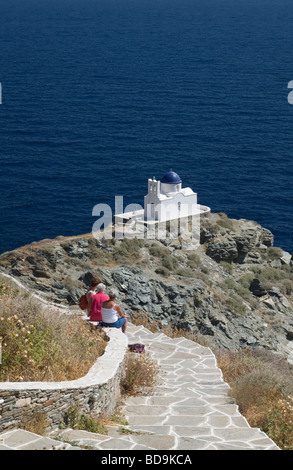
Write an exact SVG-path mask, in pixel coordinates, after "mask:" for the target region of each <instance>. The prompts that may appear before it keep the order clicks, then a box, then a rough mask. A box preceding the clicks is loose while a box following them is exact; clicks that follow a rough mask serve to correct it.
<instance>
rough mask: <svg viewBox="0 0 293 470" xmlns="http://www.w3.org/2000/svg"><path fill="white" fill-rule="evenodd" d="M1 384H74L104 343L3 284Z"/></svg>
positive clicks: (79, 323) (80, 324)
mask: <svg viewBox="0 0 293 470" xmlns="http://www.w3.org/2000/svg"><path fill="white" fill-rule="evenodd" d="M0 337H1V341H2V361H1V362H2V363H1V367H0V380H1V381H2V382H5V381H10V382H12V381H13V382H16V381H18V382H21V381H62V380H75V379H77V378H79V377H82V376H83V375H85V374H86V373H87V372H88V370H89V368H90V367H91V366H92V365H93V363H94V362H95V361H96V360H97V358H98V357H99V356H100V355H102V354H103V353H104V350H105V347H106V345H107V337H106V335H105V333H104V332H98V331H97V330H96V329H95V328H93V327H92V325H91V324H88V323H87V322H85V321H84V320H82V319H81V318H80V317H78V316H77V315H74V314H72V315H65V314H60V313H59V312H57V311H56V312H51V311H50V313H48V311H47V310H46V308H45V307H44V306H42V305H40V303H39V302H37V301H36V300H35V299H34V298H32V297H30V296H28V294H26V293H23V292H21V291H18V290H16V289H15V288H13V287H11V286H9V285H8V284H5V283H4V282H1V284H0Z"/></svg>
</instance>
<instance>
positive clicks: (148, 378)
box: [121, 352, 159, 395]
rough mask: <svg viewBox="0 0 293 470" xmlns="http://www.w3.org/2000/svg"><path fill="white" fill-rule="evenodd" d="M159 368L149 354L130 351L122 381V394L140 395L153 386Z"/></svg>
mask: <svg viewBox="0 0 293 470" xmlns="http://www.w3.org/2000/svg"><path fill="white" fill-rule="evenodd" d="M158 371H159V368H158V366H157V364H156V362H155V361H153V360H152V359H150V358H149V357H148V355H147V354H145V353H142V354H138V353H133V352H128V353H127V355H126V364H125V377H124V378H123V380H122V381H121V391H122V394H127V395H139V394H141V393H143V392H144V390H145V389H147V388H150V387H152V386H153V385H154V384H155V382H156V379H157V375H158Z"/></svg>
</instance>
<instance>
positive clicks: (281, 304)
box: [0, 213, 293, 363]
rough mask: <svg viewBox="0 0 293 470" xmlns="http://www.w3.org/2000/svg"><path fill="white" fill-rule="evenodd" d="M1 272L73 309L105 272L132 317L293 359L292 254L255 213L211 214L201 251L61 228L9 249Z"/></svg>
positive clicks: (0, 259)
mask: <svg viewBox="0 0 293 470" xmlns="http://www.w3.org/2000/svg"><path fill="white" fill-rule="evenodd" d="M0 270H2V272H4V273H6V274H10V275H11V276H13V277H15V278H17V279H19V280H20V281H21V282H22V283H23V284H24V285H25V286H27V287H29V288H30V289H33V290H34V291H35V292H36V293H39V294H41V295H42V296H43V297H44V298H47V299H49V300H51V301H54V302H56V303H61V304H67V305H69V306H71V307H72V309H75V308H77V304H78V299H79V297H80V295H81V294H82V293H84V291H85V289H86V288H87V286H88V284H89V282H90V279H91V278H92V277H93V276H94V277H99V278H100V279H101V280H102V281H103V282H104V283H105V284H106V286H107V287H110V286H111V287H116V288H117V289H118V291H119V293H120V294H119V304H120V305H121V306H122V309H123V310H124V311H125V313H127V314H128V316H129V317H130V319H131V318H134V317H135V316H140V317H147V318H148V319H149V320H150V321H151V322H152V321H154V322H156V323H158V324H159V325H160V326H165V327H168V326H170V325H172V326H175V327H177V328H182V329H185V330H189V331H192V332H193V333H195V334H196V335H198V337H199V338H201V339H202V340H205V341H206V344H208V345H210V346H211V347H216V348H226V349H230V350H232V351H235V350H238V349H240V348H247V347H260V348H263V349H268V350H270V351H275V352H277V353H279V354H281V355H282V356H284V357H286V358H287V359H288V361H289V362H291V363H293V261H292V256H291V254H290V253H288V252H285V251H283V250H282V249H280V248H278V247H275V246H274V237H273V234H272V233H271V232H270V231H269V230H268V229H266V228H264V227H262V226H260V225H259V224H258V223H256V222H254V221H249V220H244V219H240V220H234V219H229V218H228V217H227V216H226V215H225V214H213V213H211V214H209V215H208V216H206V217H204V218H203V219H202V220H201V224H200V246H199V247H198V248H197V249H196V250H190V249H185V247H184V245H183V244H182V243H181V241H180V237H179V238H177V239H172V238H171V237H169V238H168V237H167V239H165V240H162V241H158V240H147V239H141V240H140V239H136V238H135V239H128V238H125V239H123V240H116V239H115V238H111V239H105V238H103V237H102V236H101V237H100V238H94V237H93V235H92V234H87V235H81V236H75V237H62V236H60V237H57V238H56V239H54V240H49V239H46V240H42V241H40V242H34V243H32V244H30V245H26V246H24V247H20V248H18V249H16V250H13V251H10V252H6V253H3V254H2V255H1V256H0ZM117 303H118V300H117Z"/></svg>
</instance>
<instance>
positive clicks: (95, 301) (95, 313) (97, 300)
mask: <svg viewBox="0 0 293 470" xmlns="http://www.w3.org/2000/svg"><path fill="white" fill-rule="evenodd" d="M105 289H106V286H105V285H104V284H102V283H100V284H98V285H97V294H93V295H92V299H91V300H92V302H91V314H90V320H91V321H101V320H102V303H103V302H106V300H109V296H108V295H107V294H105V293H104V290H105Z"/></svg>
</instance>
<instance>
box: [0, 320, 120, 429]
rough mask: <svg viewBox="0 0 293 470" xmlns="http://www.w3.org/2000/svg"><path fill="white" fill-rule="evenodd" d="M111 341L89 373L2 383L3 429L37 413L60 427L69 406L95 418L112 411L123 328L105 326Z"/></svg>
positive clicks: (0, 424)
mask: <svg viewBox="0 0 293 470" xmlns="http://www.w3.org/2000/svg"><path fill="white" fill-rule="evenodd" d="M105 331H106V333H107V335H108V337H109V342H108V345H107V347H106V350H105V352H104V354H103V355H102V356H101V357H99V358H98V360H97V362H96V363H95V364H94V365H93V366H92V367H91V369H90V370H89V372H88V374H87V375H85V376H84V377H81V378H79V379H77V380H72V381H63V382H23V383H18V382H1V383H0V432H2V431H5V430H9V429H15V428H17V427H20V426H21V422H22V421H23V419H29V418H30V417H32V416H33V415H34V414H35V413H36V412H41V413H42V414H44V415H45V416H46V418H47V421H48V428H49V429H50V428H54V427H57V426H58V425H59V424H60V423H61V422H63V421H64V418H65V416H66V414H67V412H68V410H69V409H70V408H72V407H73V406H78V409H79V411H80V412H91V414H92V415H93V416H95V417H99V416H101V415H108V414H111V413H113V411H114V410H115V408H116V404H117V401H118V400H119V397H120V381H121V378H122V377H123V374H124V361H125V353H126V350H127V344H128V342H127V336H126V335H125V334H123V333H122V331H121V330H120V329H116V328H112V329H111V328H106V329H105Z"/></svg>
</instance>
